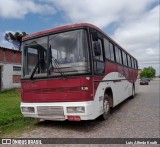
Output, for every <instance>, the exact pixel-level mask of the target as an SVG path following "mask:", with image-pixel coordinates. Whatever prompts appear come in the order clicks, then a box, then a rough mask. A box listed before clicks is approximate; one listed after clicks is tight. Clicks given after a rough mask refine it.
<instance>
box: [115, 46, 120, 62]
mask: <svg viewBox="0 0 160 147" xmlns="http://www.w3.org/2000/svg"><path fill="white" fill-rule="evenodd" d="M115 54H116V61H117V63H120V58H119V50H118V47H117V46H115Z"/></svg>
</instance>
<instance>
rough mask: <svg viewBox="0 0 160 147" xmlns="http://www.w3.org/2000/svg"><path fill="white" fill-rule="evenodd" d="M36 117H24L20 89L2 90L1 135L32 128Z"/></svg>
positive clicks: (0, 100) (0, 107)
mask: <svg viewBox="0 0 160 147" xmlns="http://www.w3.org/2000/svg"><path fill="white" fill-rule="evenodd" d="M34 123H35V119H31V118H24V117H23V115H22V114H21V111H20V90H19V89H12V90H9V91H4V92H0V137H4V136H10V137H11V136H13V135H15V133H20V132H23V131H24V130H30V129H31V128H33V127H34Z"/></svg>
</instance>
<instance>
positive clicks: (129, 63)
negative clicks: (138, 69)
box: [127, 55, 132, 67]
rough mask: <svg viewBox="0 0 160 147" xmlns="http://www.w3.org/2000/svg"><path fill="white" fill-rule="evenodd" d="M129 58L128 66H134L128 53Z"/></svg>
mask: <svg viewBox="0 0 160 147" xmlns="http://www.w3.org/2000/svg"><path fill="white" fill-rule="evenodd" d="M127 58H128V66H129V67H132V66H131V57H130V56H129V55H127Z"/></svg>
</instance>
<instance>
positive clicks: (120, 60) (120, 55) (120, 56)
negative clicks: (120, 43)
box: [118, 48, 122, 64]
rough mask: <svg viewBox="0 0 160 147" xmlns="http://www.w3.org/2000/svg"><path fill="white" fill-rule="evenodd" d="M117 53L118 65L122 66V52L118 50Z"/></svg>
mask: <svg viewBox="0 0 160 147" xmlns="http://www.w3.org/2000/svg"><path fill="white" fill-rule="evenodd" d="M118 52H119V63H120V64H122V51H121V49H120V48H119V49H118Z"/></svg>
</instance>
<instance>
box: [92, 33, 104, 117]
mask: <svg viewBox="0 0 160 147" xmlns="http://www.w3.org/2000/svg"><path fill="white" fill-rule="evenodd" d="M92 52H93V66H94V71H93V72H94V78H93V85H94V86H93V91H94V101H95V103H96V106H95V107H96V108H97V111H95V112H98V114H99V113H101V112H100V111H102V110H103V103H102V102H103V97H104V88H103V82H102V79H103V77H104V72H105V62H104V61H105V60H104V44H103V38H102V35H101V34H100V33H97V32H94V33H92Z"/></svg>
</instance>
